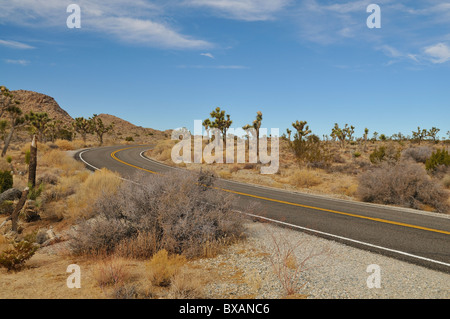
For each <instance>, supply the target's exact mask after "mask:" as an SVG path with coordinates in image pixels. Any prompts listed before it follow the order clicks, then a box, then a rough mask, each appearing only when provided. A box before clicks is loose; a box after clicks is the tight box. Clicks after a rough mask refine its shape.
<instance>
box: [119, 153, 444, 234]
mask: <svg viewBox="0 0 450 319" xmlns="http://www.w3.org/2000/svg"><path fill="white" fill-rule="evenodd" d="M137 147H139V146H134V147H127V148H122V149H119V150H116V151H114V152H112V153H111V157H112V158H113V159H114V160H116V161H118V162H120V163H122V164H125V165H128V166H131V167H133V168H136V169H139V170H142V171H146V172H148V173H152V174H159V173H157V172H154V171H151V170H149V169H145V168H142V167H139V166H136V165H133V164H130V163H127V162H125V161H122V160H121V159H119V158H117V156H116V154H117V153H118V152H121V151H125V150H128V149H132V148H137ZM215 189H218V190H222V191H225V192H228V193H233V194H236V195H242V196H247V197H252V198H257V199H262V200H266V201H270V202H275V203H280V204H285V205H290V206H297V207H303V208H309V209H314V210H319V211H323V212H328V213H333V214H339V215H344V216H350V217H355V218H361V219H367V220H371V221H376V222H380V223H386V224H391V225H397V226H403V227H409V228H415V229H420V230H426V231H430V232H434V233H441V234H446V235H450V232H449V231H445V230H439V229H433V228H427V227H422V226H417V225H412V224H406V223H401V222H396V221H392V220H387V219H381V218H375V217H368V216H363V215H357V214H351V213H345V212H341V211H337V210H331V209H326V208H320V207H315V206H308V205H303V204H297V203H292V202H287V201H283V200H278V199H273V198H269V197H263V196H257V195H252V194H248V193H242V192H237V191H233V190H230V189H225V188H217V187H215Z"/></svg>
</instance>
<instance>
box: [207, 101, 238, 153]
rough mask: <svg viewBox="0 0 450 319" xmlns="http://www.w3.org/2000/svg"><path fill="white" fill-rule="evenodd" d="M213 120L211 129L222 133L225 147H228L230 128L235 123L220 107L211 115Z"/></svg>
mask: <svg viewBox="0 0 450 319" xmlns="http://www.w3.org/2000/svg"><path fill="white" fill-rule="evenodd" d="M210 116H211V118H213V119H214V121H213V122H210V127H211V128H216V129H219V130H220V131H221V132H222V138H223V145H224V146H225V145H226V138H227V130H228V129H229V128H230V126H231V124H232V123H233V121H232V120H231V119H230V115H229V114H226V112H225V110H221V109H220V107H216V108H215V109H214V110H213V111H212V112H211V113H210Z"/></svg>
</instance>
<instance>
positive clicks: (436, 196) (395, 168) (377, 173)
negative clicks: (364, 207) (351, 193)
mask: <svg viewBox="0 0 450 319" xmlns="http://www.w3.org/2000/svg"><path fill="white" fill-rule="evenodd" d="M357 193H358V195H359V197H360V198H361V199H362V200H363V201H365V202H373V203H380V204H392V205H400V206H404V207H410V208H416V209H419V208H421V207H423V205H429V206H432V207H434V208H435V209H436V210H437V211H438V212H446V211H447V210H448V206H447V204H446V201H447V199H448V196H449V195H448V193H447V192H446V191H445V190H444V189H443V188H442V187H441V185H440V184H439V183H437V182H435V181H434V180H432V179H431V178H430V177H429V176H428V174H427V172H426V171H425V169H424V168H423V167H422V166H421V165H420V164H417V163H412V162H406V161H405V162H403V161H402V162H399V163H398V164H396V165H388V164H386V163H384V164H382V165H381V166H380V167H377V168H375V169H373V170H370V171H367V172H365V173H363V174H362V175H361V176H360V178H359V186H358V190H357Z"/></svg>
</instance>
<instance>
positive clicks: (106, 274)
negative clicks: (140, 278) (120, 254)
mask: <svg viewBox="0 0 450 319" xmlns="http://www.w3.org/2000/svg"><path fill="white" fill-rule="evenodd" d="M94 278H95V280H96V281H97V284H98V285H99V287H100V288H102V289H103V288H105V287H109V286H114V287H117V286H123V285H125V284H126V283H127V282H128V281H129V280H130V278H131V274H130V272H129V270H128V268H127V262H126V260H124V259H121V258H117V257H114V256H112V257H109V258H107V259H106V260H103V261H101V262H100V263H99V264H98V265H97V266H96V267H95V269H94Z"/></svg>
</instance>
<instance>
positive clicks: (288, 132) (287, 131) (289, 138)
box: [286, 128, 292, 141]
mask: <svg viewBox="0 0 450 319" xmlns="http://www.w3.org/2000/svg"><path fill="white" fill-rule="evenodd" d="M286 133H287V135H288V140H289V141H290V140H291V134H292V131H291V130H290V129H288V128H287V129H286Z"/></svg>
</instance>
